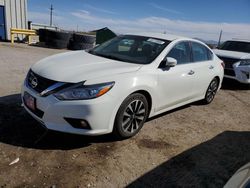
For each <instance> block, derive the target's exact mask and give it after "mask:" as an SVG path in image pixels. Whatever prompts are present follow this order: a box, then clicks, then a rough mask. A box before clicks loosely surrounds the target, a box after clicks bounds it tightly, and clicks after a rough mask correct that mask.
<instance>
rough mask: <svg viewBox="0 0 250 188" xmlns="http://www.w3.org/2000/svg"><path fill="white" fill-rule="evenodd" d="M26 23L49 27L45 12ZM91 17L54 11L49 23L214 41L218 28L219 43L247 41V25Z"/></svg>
mask: <svg viewBox="0 0 250 188" xmlns="http://www.w3.org/2000/svg"><path fill="white" fill-rule="evenodd" d="M28 16H29V20H31V21H33V22H35V23H42V24H49V13H41V12H32V11H30V12H29V15H28ZM113 17H114V16H112V18H105V17H99V16H94V15H92V14H91V12H89V11H87V10H78V11H75V12H71V13H62V12H57V14H56V15H54V16H53V20H54V21H53V23H54V24H55V25H56V26H58V27H61V28H63V29H67V30H76V28H79V30H84V31H90V30H95V29H99V28H102V27H109V28H110V29H112V30H114V31H115V32H117V33H130V32H145V31H147V32H159V33H163V32H167V33H170V34H175V35H183V36H187V37H198V38H201V39H205V40H218V38H219V32H220V30H221V29H222V30H223V35H222V40H228V39H232V38H242V39H250V32H249V31H250V24H244V23H216V22H194V21H185V20H173V19H168V18H163V17H154V16H151V17H145V18H140V19H134V20H129V19H115V18H113Z"/></svg>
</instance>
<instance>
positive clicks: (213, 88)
mask: <svg viewBox="0 0 250 188" xmlns="http://www.w3.org/2000/svg"><path fill="white" fill-rule="evenodd" d="M218 87H219V80H218V79H217V78H214V79H213V80H212V81H211V82H210V84H209V86H208V88H207V91H206V95H205V98H204V99H203V102H204V104H209V103H211V102H212V101H213V100H214V97H215V95H216V92H217V91H218Z"/></svg>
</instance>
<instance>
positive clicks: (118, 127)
mask: <svg viewBox="0 0 250 188" xmlns="http://www.w3.org/2000/svg"><path fill="white" fill-rule="evenodd" d="M147 117H148V102H147V99H146V97H145V96H144V95H142V94H139V93H134V94H131V95H129V96H128V97H127V98H126V99H125V100H124V101H123V103H122V104H121V106H120V108H119V110H118V112H117V115H116V119H115V124H114V131H113V133H114V134H115V135H116V136H118V137H119V138H129V137H132V136H134V135H136V134H137V133H138V132H139V130H140V129H141V128H142V126H143V124H144V123H145V121H146V119H147Z"/></svg>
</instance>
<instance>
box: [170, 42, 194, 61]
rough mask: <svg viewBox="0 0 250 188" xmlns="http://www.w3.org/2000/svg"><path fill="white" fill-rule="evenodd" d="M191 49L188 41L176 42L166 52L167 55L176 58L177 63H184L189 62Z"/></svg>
mask: <svg viewBox="0 0 250 188" xmlns="http://www.w3.org/2000/svg"><path fill="white" fill-rule="evenodd" d="M190 52H191V49H190V46H189V42H180V43H178V44H176V45H175V46H174V47H173V48H172V50H170V52H169V53H168V55H167V57H172V58H174V59H176V60H177V64H186V63H190V62H191V53H190Z"/></svg>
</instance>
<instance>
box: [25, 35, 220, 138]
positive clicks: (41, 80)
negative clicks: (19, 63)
mask: <svg viewBox="0 0 250 188" xmlns="http://www.w3.org/2000/svg"><path fill="white" fill-rule="evenodd" d="M222 78H223V62H222V61H221V60H220V59H219V58H217V56H216V55H215V54H214V53H213V52H212V51H211V50H210V49H209V48H208V47H207V46H206V45H205V44H203V43H202V42H200V41H197V40H194V39H189V38H184V37H179V36H173V35H167V34H148V33H146V34H140V35H130V34H128V35H121V36H118V37H116V38H114V39H111V40H110V41H108V42H105V43H103V44H101V45H99V46H97V47H95V48H94V49H92V50H90V51H88V52H86V51H75V52H67V53H62V54H57V55H54V56H51V57H48V58H45V59H43V60H41V61H39V62H38V63H36V64H35V65H33V66H32V67H31V69H30V71H29V72H28V74H27V78H26V79H25V81H24V84H23V87H22V101H23V104H24V107H25V109H26V110H27V111H28V112H29V113H30V114H31V115H32V116H33V117H34V118H35V119H37V120H38V121H39V122H40V123H42V124H43V125H44V126H45V127H47V128H48V129H51V130H57V131H62V132H68V133H74V134H82V135H100V134H107V133H111V132H113V133H115V134H116V135H117V136H119V137H122V138H128V137H131V136H134V135H135V134H137V133H138V132H139V130H140V129H141V128H142V126H143V124H144V122H145V121H146V120H147V118H148V117H153V116H155V115H158V114H160V113H163V112H166V111H168V110H171V109H174V108H177V107H180V106H182V105H185V104H188V103H191V102H194V101H198V100H203V101H204V102H205V103H210V102H211V101H212V100H213V98H214V96H215V94H216V92H217V91H218V89H219V88H220V86H221V82H222Z"/></svg>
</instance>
